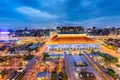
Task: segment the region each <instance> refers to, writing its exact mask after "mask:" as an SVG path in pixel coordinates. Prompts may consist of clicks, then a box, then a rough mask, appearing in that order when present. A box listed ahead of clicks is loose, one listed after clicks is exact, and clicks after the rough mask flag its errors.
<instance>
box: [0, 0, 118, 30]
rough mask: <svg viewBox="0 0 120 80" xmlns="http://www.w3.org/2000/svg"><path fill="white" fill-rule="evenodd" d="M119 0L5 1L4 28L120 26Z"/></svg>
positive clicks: (1, 6) (0, 21)
mask: <svg viewBox="0 0 120 80" xmlns="http://www.w3.org/2000/svg"><path fill="white" fill-rule="evenodd" d="M119 7H120V2H119V0H115V1H114V0H94V1H93V0H42V1H41V0H31V1H30V0H17V1H16V0H12V1H11V0H4V1H0V12H1V13H0V28H9V29H14V28H26V27H27V28H54V27H56V26H64V25H65V26H70V25H73V26H88V27H92V26H97V27H100V28H101V27H106V26H110V27H119V25H120V23H119V22H120V8H119Z"/></svg>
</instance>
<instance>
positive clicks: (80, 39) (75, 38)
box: [47, 34, 98, 44]
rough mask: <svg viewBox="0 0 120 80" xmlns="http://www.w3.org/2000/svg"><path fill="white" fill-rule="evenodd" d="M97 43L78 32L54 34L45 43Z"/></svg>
mask: <svg viewBox="0 0 120 80" xmlns="http://www.w3.org/2000/svg"><path fill="white" fill-rule="evenodd" d="M92 43H94V44H95V43H98V42H97V41H96V40H93V39H91V38H89V37H87V36H85V35H78V34H74V35H72V34H68V35H67V34H65V35H63V34H62V35H55V36H53V37H52V38H51V39H50V40H49V41H48V42H47V44H92Z"/></svg>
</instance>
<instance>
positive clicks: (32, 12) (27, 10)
mask: <svg viewBox="0 0 120 80" xmlns="http://www.w3.org/2000/svg"><path fill="white" fill-rule="evenodd" d="M16 11H18V12H20V13H22V14H24V15H26V16H29V17H38V18H57V16H56V15H53V14H49V13H48V12H44V11H41V10H38V9H34V8H31V7H18V8H16Z"/></svg>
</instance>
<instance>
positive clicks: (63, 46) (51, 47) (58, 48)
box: [46, 33, 101, 54]
mask: <svg viewBox="0 0 120 80" xmlns="http://www.w3.org/2000/svg"><path fill="white" fill-rule="evenodd" d="M46 44H47V46H48V51H49V53H57V54H61V53H64V52H68V53H72V54H79V53H81V52H83V51H92V50H100V46H101V44H100V43H99V42H98V41H96V40H94V39H92V38H90V37H88V36H87V35H86V34H58V33H56V34H54V35H53V36H52V37H51V38H50V39H49V41H48V42H46Z"/></svg>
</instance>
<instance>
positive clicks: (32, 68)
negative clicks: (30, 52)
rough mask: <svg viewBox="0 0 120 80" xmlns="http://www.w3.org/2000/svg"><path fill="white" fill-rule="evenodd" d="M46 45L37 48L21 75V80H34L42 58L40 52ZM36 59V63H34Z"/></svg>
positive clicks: (44, 49) (41, 52)
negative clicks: (23, 73) (37, 50)
mask: <svg viewBox="0 0 120 80" xmlns="http://www.w3.org/2000/svg"><path fill="white" fill-rule="evenodd" d="M46 49H47V47H46V46H45V45H42V46H41V47H40V49H39V52H36V53H35V54H34V55H35V57H34V58H33V59H32V60H31V61H30V63H29V65H28V66H26V68H25V70H26V74H25V75H24V76H23V78H22V80H36V79H37V78H36V77H37V73H38V72H39V71H37V68H38V67H39V63H40V62H41V60H42V54H43V53H44V52H45V51H46ZM36 61H38V63H37V64H36Z"/></svg>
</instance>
